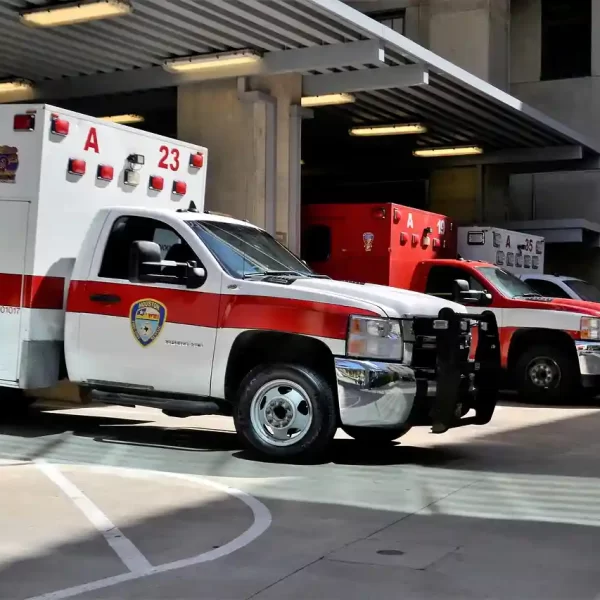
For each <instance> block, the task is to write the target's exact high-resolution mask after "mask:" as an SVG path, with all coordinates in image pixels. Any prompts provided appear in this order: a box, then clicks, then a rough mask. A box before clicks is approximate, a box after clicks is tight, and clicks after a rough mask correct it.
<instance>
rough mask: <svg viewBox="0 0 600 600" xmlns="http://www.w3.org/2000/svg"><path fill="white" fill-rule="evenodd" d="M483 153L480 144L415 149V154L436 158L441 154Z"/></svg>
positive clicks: (467, 154) (464, 154) (468, 154)
mask: <svg viewBox="0 0 600 600" xmlns="http://www.w3.org/2000/svg"><path fill="white" fill-rule="evenodd" d="M474 154H483V148H480V147H479V146H454V147H449V148H421V149H419V150H413V156H420V157H421V158H435V157H439V156H471V155H474Z"/></svg>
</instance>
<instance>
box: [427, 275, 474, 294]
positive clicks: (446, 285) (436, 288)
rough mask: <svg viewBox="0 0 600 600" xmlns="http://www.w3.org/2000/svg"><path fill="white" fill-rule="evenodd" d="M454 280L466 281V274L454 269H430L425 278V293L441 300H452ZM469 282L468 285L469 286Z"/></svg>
mask: <svg viewBox="0 0 600 600" xmlns="http://www.w3.org/2000/svg"><path fill="white" fill-rule="evenodd" d="M456 279H467V281H469V279H468V274H467V273H465V272H464V271H463V270H462V269H455V268H454V267H432V268H431V270H430V271H429V277H428V278H427V285H426V287H425V293H426V294H431V295H432V296H439V297H441V298H452V295H453V291H454V281H455V280H456ZM470 283H471V282H470V281H469V285H470Z"/></svg>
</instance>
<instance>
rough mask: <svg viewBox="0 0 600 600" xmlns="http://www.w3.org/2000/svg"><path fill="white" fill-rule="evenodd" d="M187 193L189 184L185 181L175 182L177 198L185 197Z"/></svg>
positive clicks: (174, 192) (174, 187) (174, 188)
mask: <svg viewBox="0 0 600 600" xmlns="http://www.w3.org/2000/svg"><path fill="white" fill-rule="evenodd" d="M186 192H187V183H186V182H185V181H174V182H173V194H175V195H176V196H183V195H185V193H186Z"/></svg>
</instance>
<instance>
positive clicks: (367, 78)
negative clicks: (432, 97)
mask: <svg viewBox="0 0 600 600" xmlns="http://www.w3.org/2000/svg"><path fill="white" fill-rule="evenodd" d="M427 83H429V72H428V71H427V69H426V68H425V67H423V66H422V65H403V66H400V67H383V68H380V69H364V70H360V71H348V72H345V73H332V74H331V75H307V76H305V77H303V81H302V94H303V95H304V96H322V95H324V94H340V93H343V92H364V91H369V90H382V89H389V88H405V87H412V86H416V85H426V84H427Z"/></svg>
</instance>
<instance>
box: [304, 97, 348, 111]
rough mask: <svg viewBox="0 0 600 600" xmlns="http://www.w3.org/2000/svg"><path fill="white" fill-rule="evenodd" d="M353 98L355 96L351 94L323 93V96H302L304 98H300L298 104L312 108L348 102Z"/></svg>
mask: <svg viewBox="0 0 600 600" xmlns="http://www.w3.org/2000/svg"><path fill="white" fill-rule="evenodd" d="M355 100H356V98H355V97H354V96H353V95H352V94H324V95H323V96H304V98H302V99H301V100H300V104H301V106H303V107H304V108H312V107H313V106H332V105H334V104H349V103H350V102H354V101H355Z"/></svg>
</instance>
